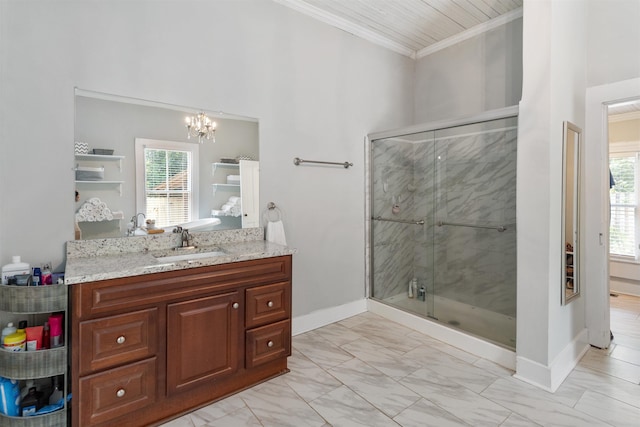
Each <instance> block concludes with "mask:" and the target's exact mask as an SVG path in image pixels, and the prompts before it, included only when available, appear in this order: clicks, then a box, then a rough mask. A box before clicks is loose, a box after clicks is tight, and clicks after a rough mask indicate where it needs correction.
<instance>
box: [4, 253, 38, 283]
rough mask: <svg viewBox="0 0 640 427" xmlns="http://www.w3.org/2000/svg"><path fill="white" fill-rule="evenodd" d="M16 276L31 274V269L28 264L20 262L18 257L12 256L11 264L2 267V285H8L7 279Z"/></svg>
mask: <svg viewBox="0 0 640 427" xmlns="http://www.w3.org/2000/svg"><path fill="white" fill-rule="evenodd" d="M16 274H31V267H30V266H29V264H28V263H26V262H22V261H21V260H20V255H14V256H13V257H11V264H6V265H4V266H2V284H3V285H8V284H9V277H13V276H15V275H16Z"/></svg>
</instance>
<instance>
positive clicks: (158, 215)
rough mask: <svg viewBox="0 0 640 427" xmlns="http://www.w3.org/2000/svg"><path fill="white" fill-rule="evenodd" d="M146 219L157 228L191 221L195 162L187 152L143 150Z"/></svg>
mask: <svg viewBox="0 0 640 427" xmlns="http://www.w3.org/2000/svg"><path fill="white" fill-rule="evenodd" d="M144 164H145V198H146V212H145V214H146V216H147V218H154V219H155V221H156V226H158V227H166V226H169V225H172V224H181V223H184V222H188V221H190V218H191V198H192V197H193V194H192V178H191V175H192V159H191V153H190V152H188V151H178V150H165V149H156V148H145V149H144Z"/></svg>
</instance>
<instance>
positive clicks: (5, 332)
mask: <svg viewBox="0 0 640 427" xmlns="http://www.w3.org/2000/svg"><path fill="white" fill-rule="evenodd" d="M16 331H17V329H16V327H15V326H13V322H9V323H7V326H5V327H4V329H2V338H1V339H0V347H4V339H5V337H6V336H7V335H11V334H14V333H15V332H16Z"/></svg>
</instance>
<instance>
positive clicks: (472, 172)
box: [367, 110, 517, 349]
mask: <svg viewBox="0 0 640 427" xmlns="http://www.w3.org/2000/svg"><path fill="white" fill-rule="evenodd" d="M515 114H516V113H515V112H513V110H509V111H508V112H504V111H503V112H500V113H499V114H497V113H496V114H489V115H485V117H491V119H490V120H484V119H483V120H482V121H480V119H478V118H476V119H475V120H474V119H469V120H465V121H463V122H462V123H464V124H456V125H454V124H453V122H449V123H444V122H441V123H440V124H434V125H431V126H429V125H424V126H414V127H411V128H407V129H404V130H402V129H401V130H398V131H390V132H380V133H377V134H374V135H370V137H369V139H370V141H371V145H370V149H371V157H370V159H369V177H370V189H369V203H370V206H369V209H368V213H369V214H370V215H369V216H370V219H371V221H370V223H369V242H368V245H367V247H368V248H369V252H370V261H369V267H368V275H369V280H370V289H369V296H370V297H371V298H373V299H375V300H377V301H379V302H382V303H384V304H387V305H391V306H393V307H396V308H398V309H400V310H404V311H408V312H411V313H413V314H417V315H419V316H422V317H425V318H430V319H432V320H434V321H437V322H440V323H442V324H445V325H447V326H449V327H452V328H456V329H458V330H462V331H464V332H465V333H468V334H472V335H474V336H477V337H480V338H482V339H484V340H487V341H489V342H492V343H495V344H497V345H500V346H502V347H506V348H508V349H515V342H516V341H515V338H516V337H515V334H516V145H517V144H516V137H517V116H516V115H515ZM496 117H499V118H496Z"/></svg>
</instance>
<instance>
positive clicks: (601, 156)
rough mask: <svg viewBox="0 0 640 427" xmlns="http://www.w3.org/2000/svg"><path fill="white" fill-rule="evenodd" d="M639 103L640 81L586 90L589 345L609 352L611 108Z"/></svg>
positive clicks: (586, 258)
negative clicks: (631, 102)
mask: <svg viewBox="0 0 640 427" xmlns="http://www.w3.org/2000/svg"><path fill="white" fill-rule="evenodd" d="M636 99H640V78H636V79H629V80H624V81H620V82H616V83H611V84H607V85H601V86H594V87H590V88H588V89H587V97H586V132H585V134H586V137H587V144H586V147H585V148H586V149H585V170H587V171H591V172H590V173H587V174H585V175H586V177H585V182H584V184H585V190H586V191H585V205H584V206H583V208H584V209H585V222H584V229H585V236H586V238H585V242H584V245H585V248H584V251H585V260H586V263H585V264H586V265H585V272H584V275H583V277H585V279H586V280H585V284H584V285H585V293H586V302H585V305H586V324H587V329H588V333H589V334H588V335H589V344H591V345H593V346H595V347H599V348H608V347H609V345H610V342H611V335H610V334H611V311H610V306H609V298H610V297H609V294H610V283H609V274H610V272H609V213H610V212H609V196H610V193H609V182H610V181H609V141H608V112H609V111H608V109H609V106H610V105H615V104H620V103H623V102H627V101H632V100H636Z"/></svg>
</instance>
